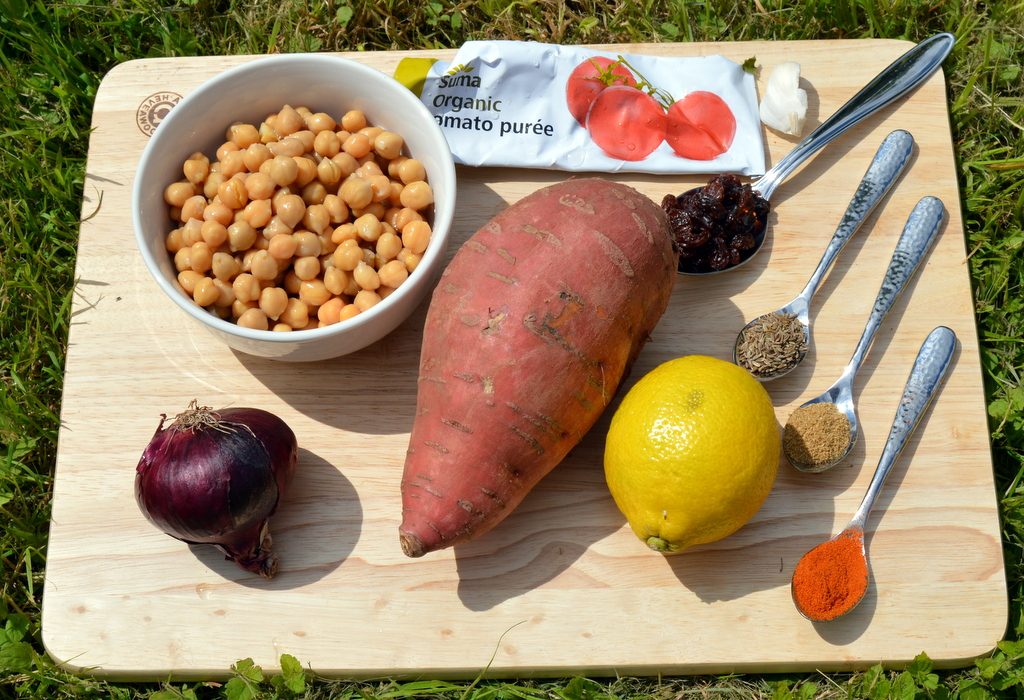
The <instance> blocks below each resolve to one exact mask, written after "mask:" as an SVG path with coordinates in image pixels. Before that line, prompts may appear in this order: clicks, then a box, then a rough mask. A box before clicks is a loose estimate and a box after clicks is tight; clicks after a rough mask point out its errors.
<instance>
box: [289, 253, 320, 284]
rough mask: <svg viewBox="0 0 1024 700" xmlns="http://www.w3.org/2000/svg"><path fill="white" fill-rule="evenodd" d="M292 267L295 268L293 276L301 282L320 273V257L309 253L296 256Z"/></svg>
mask: <svg viewBox="0 0 1024 700" xmlns="http://www.w3.org/2000/svg"><path fill="white" fill-rule="evenodd" d="M292 269H293V270H295V276H296V277H298V278H299V279H300V280H302V281H303V282H308V281H309V280H312V279H316V276H317V275H319V274H320V258H315V257H313V256H311V255H307V256H304V257H301V258H296V260H295V262H293V263H292Z"/></svg>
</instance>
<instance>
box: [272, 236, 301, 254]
mask: <svg viewBox="0 0 1024 700" xmlns="http://www.w3.org/2000/svg"><path fill="white" fill-rule="evenodd" d="M297 245H298V244H297V243H296V241H295V238H294V237H293V236H292V235H291V234H289V233H278V234H275V235H274V237H273V238H271V239H270V243H269V244H268V245H267V252H268V253H270V255H271V256H272V257H273V258H275V259H277V260H291V259H292V256H293V255H295V247H296V246H297Z"/></svg>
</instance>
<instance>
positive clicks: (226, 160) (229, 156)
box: [220, 151, 245, 178]
mask: <svg viewBox="0 0 1024 700" xmlns="http://www.w3.org/2000/svg"><path fill="white" fill-rule="evenodd" d="M244 171H245V152H244V151H231V152H230V153H225V154H224V157H223V158H222V159H221V160H220V173H221V174H222V175H223V176H224V177H227V178H231V177H234V176H235V175H237V174H238V173H241V172H244Z"/></svg>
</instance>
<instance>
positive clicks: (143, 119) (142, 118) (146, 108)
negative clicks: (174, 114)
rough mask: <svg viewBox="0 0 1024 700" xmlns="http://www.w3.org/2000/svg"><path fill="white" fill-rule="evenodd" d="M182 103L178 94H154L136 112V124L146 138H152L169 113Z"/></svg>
mask: <svg viewBox="0 0 1024 700" xmlns="http://www.w3.org/2000/svg"><path fill="white" fill-rule="evenodd" d="M180 101H181V95H179V94H178V93H176V92H154V93H153V94H152V95H150V96H149V97H147V98H146V99H145V100H143V101H142V104H140V105H139V109H138V110H137V111H136V112H135V123H136V124H138V126H139V130H140V131H141V132H142V133H144V134H145V135H146V136H152V135H153V132H154V131H156V128H157V127H158V126H160V122H162V121H163V120H164V117H166V116H167V114H168V112H170V111H171V109H172V108H173V107H174V105H176V104H178V102H180Z"/></svg>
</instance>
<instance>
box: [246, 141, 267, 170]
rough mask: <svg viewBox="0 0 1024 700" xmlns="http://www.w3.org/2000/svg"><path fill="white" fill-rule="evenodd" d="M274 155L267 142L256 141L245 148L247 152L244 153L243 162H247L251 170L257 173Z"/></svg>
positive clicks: (247, 166)
mask: <svg viewBox="0 0 1024 700" xmlns="http://www.w3.org/2000/svg"><path fill="white" fill-rule="evenodd" d="M273 157H274V154H273V153H271V152H270V149H269V148H267V146H266V145H265V144H262V143H254V144H252V145H251V146H249V147H248V148H247V149H245V153H243V154H242V163H244V164H245V167H246V169H247V170H248V171H249V172H251V173H255V172H259V170H260V168H261V167H262V166H263V164H264V163H265V162H267V161H268V160H270V159H271V158H273Z"/></svg>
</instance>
